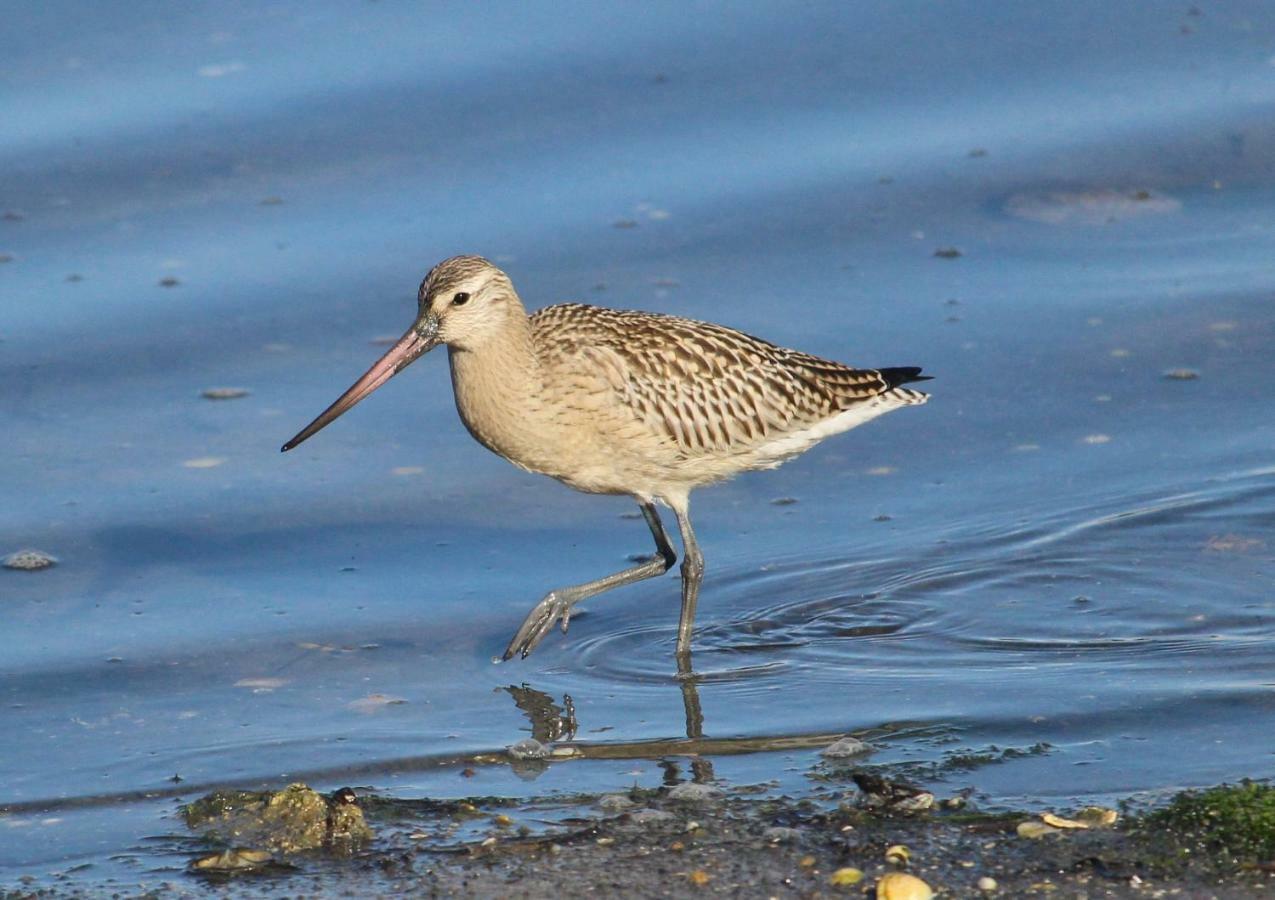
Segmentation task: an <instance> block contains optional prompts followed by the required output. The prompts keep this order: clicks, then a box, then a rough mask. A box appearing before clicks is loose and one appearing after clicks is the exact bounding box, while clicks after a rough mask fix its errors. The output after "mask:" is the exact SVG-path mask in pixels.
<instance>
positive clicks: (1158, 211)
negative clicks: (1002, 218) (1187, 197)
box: [1005, 188, 1182, 225]
mask: <svg viewBox="0 0 1275 900" xmlns="http://www.w3.org/2000/svg"><path fill="white" fill-rule="evenodd" d="M1181 208H1182V203H1181V201H1179V200H1177V199H1175V198H1173V197H1170V196H1168V195H1167V194H1161V193H1159V192H1157V191H1149V190H1139V189H1134V190H1112V189H1109V188H1100V189H1097V190H1089V191H1046V192H1039V193H1034V192H1024V193H1019V194H1014V195H1013V196H1012V197H1010V198H1009V200H1008V201H1006V203H1005V212H1006V213H1008V214H1009V215H1011V216H1014V217H1015V218H1018V219H1027V220H1028V221H1031V222H1039V223H1040V224H1042V225H1107V224H1109V223H1112V222H1119V221H1122V220H1125V219H1133V218H1139V217H1142V216H1148V215H1164V214H1167V213H1175V212H1177V211H1178V210H1180V209H1181Z"/></svg>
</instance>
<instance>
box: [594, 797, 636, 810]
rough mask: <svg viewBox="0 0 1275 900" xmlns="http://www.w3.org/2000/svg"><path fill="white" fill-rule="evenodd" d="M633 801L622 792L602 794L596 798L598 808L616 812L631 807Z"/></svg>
mask: <svg viewBox="0 0 1275 900" xmlns="http://www.w3.org/2000/svg"><path fill="white" fill-rule="evenodd" d="M634 805H635V804H634V803H633V801H632V800H630V799H629V798H628V797H626V796H625V795H624V794H603V795H602V796H601V797H599V798H598V809H600V810H602V811H603V812H608V813H617V812H624V811H625V810H627V809H632V808H633V807H634Z"/></svg>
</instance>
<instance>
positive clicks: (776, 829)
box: [761, 825, 801, 844]
mask: <svg viewBox="0 0 1275 900" xmlns="http://www.w3.org/2000/svg"><path fill="white" fill-rule="evenodd" d="M761 836H762V840H765V841H769V842H770V843H772V844H791V843H792V842H793V841H795V840H797V839H798V838H800V837H801V832H800V831H799V830H798V829H796V828H785V827H784V826H783V825H773V826H771V827H770V828H767V829H766V830H765V831H763V832H762V833H761Z"/></svg>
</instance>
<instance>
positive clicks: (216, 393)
mask: <svg viewBox="0 0 1275 900" xmlns="http://www.w3.org/2000/svg"><path fill="white" fill-rule="evenodd" d="M199 396H201V397H203V398H204V399H205V400H238V399H239V398H240V397H247V396H248V389H247V388H237V387H217V388H205V389H204V390H202V391H200V392H199Z"/></svg>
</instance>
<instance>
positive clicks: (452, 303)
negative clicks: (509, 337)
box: [283, 256, 525, 451]
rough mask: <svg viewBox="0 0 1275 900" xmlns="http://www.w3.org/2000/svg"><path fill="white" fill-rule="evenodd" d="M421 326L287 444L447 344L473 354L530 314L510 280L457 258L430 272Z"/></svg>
mask: <svg viewBox="0 0 1275 900" xmlns="http://www.w3.org/2000/svg"><path fill="white" fill-rule="evenodd" d="M417 303H418V310H417V315H416V321H415V322H414V323H412V327H411V328H409V329H407V333H406V334H404V335H403V336H402V337H401V338H399V340H398V342H397V343H395V344H394V346H393V347H391V348H390V349H389V351H388V352H387V353H386V354H385V355H384V356H382V357H381V358H380V359H378V360H377V361H376V362H375V363H374V364H373V365H372V368H370V369H368V370H367V371H366V372H365V373H364V374H363V377H362V378H360V379H359V380H358V381H356V382H355V383H354V384H353V385H351V387H350V389H349V390H347V391H346V392H345V393H344V394H342V395H341V396H340V397H338V398H337V400H336V402H335V403H333V404H332V405H331V406H329V407H328V408H327V409H326V410H324V411H323V412H322V413H321V414H320V415H319V417H318V418H316V419H315V420H314V421H313V422H311V423H310V424H309V425H307V426H306V427H305V428H303V429H302V430H301V431H300V432H299V433H298V434H297V435H296V437H294V438H293V439H292V440H290V441H288V443H286V444H284V445H283V449H284V450H285V451H287V450H291V449H292V448H293V447H295V446H297V445H298V444H300V443H301V442H302V441H304V440H306V439H308V438H309V437H311V436H312V435H314V434H315V433H316V432H318V431H319V430H321V429H322V428H324V427H326V426H327V425H328V424H330V423H331V422H333V421H334V420H335V419H336V418H337V417H338V416H340V415H341V414H342V413H344V412H345V411H346V410H348V409H350V408H351V407H353V406H354V405H355V404H356V403H358V402H359V401H360V400H362V399H363V398H364V397H366V396H367V395H368V394H370V393H372V392H373V391H374V390H376V389H377V388H379V387H380V386H381V385H383V384H385V382H387V381H389V380H390V379H391V378H393V377H394V376H395V375H397V374H398V373H399V372H401V371H403V370H404V369H406V368H407V367H408V366H409V365H411V364H412V363H413V362H414V361H416V360H417V359H419V358H420V357H422V356H424V355H425V354H426V353H428V352H429V351H430V350H433V349H434V348H435V347H437V346H438V345H439V344H446V345H447V346H448V347H450V348H452V349H454V350H471V349H474V348H475V347H479V346H481V345H482V344H484V343H486V342H487V341H488V340H490V339H491V337H492V336H493V335H495V334H497V333H499V331H500V329H501V328H502V327H503V325H504V324H505V322H506V321H507V319H508V317H509V316H511V315H525V313H524V311H523V309H522V304H521V303H520V302H519V301H518V295H517V294H516V293H514V288H513V284H512V283H511V282H510V280H509V276H508V275H506V274H505V273H504V272H502V271H500V270H499V269H497V268H496V267H495V266H493V265H492V264H491V263H489V262H488V261H487V260H485V259H483V258H482V257H481V256H453V257H452V258H451V259H445V260H443V261H442V262H440V263H439V264H438V265H436V266H434V268H432V269H430V270H429V274H427V275H426V276H425V280H424V281H422V282H421V289H420V292H419V293H418V294H417Z"/></svg>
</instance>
